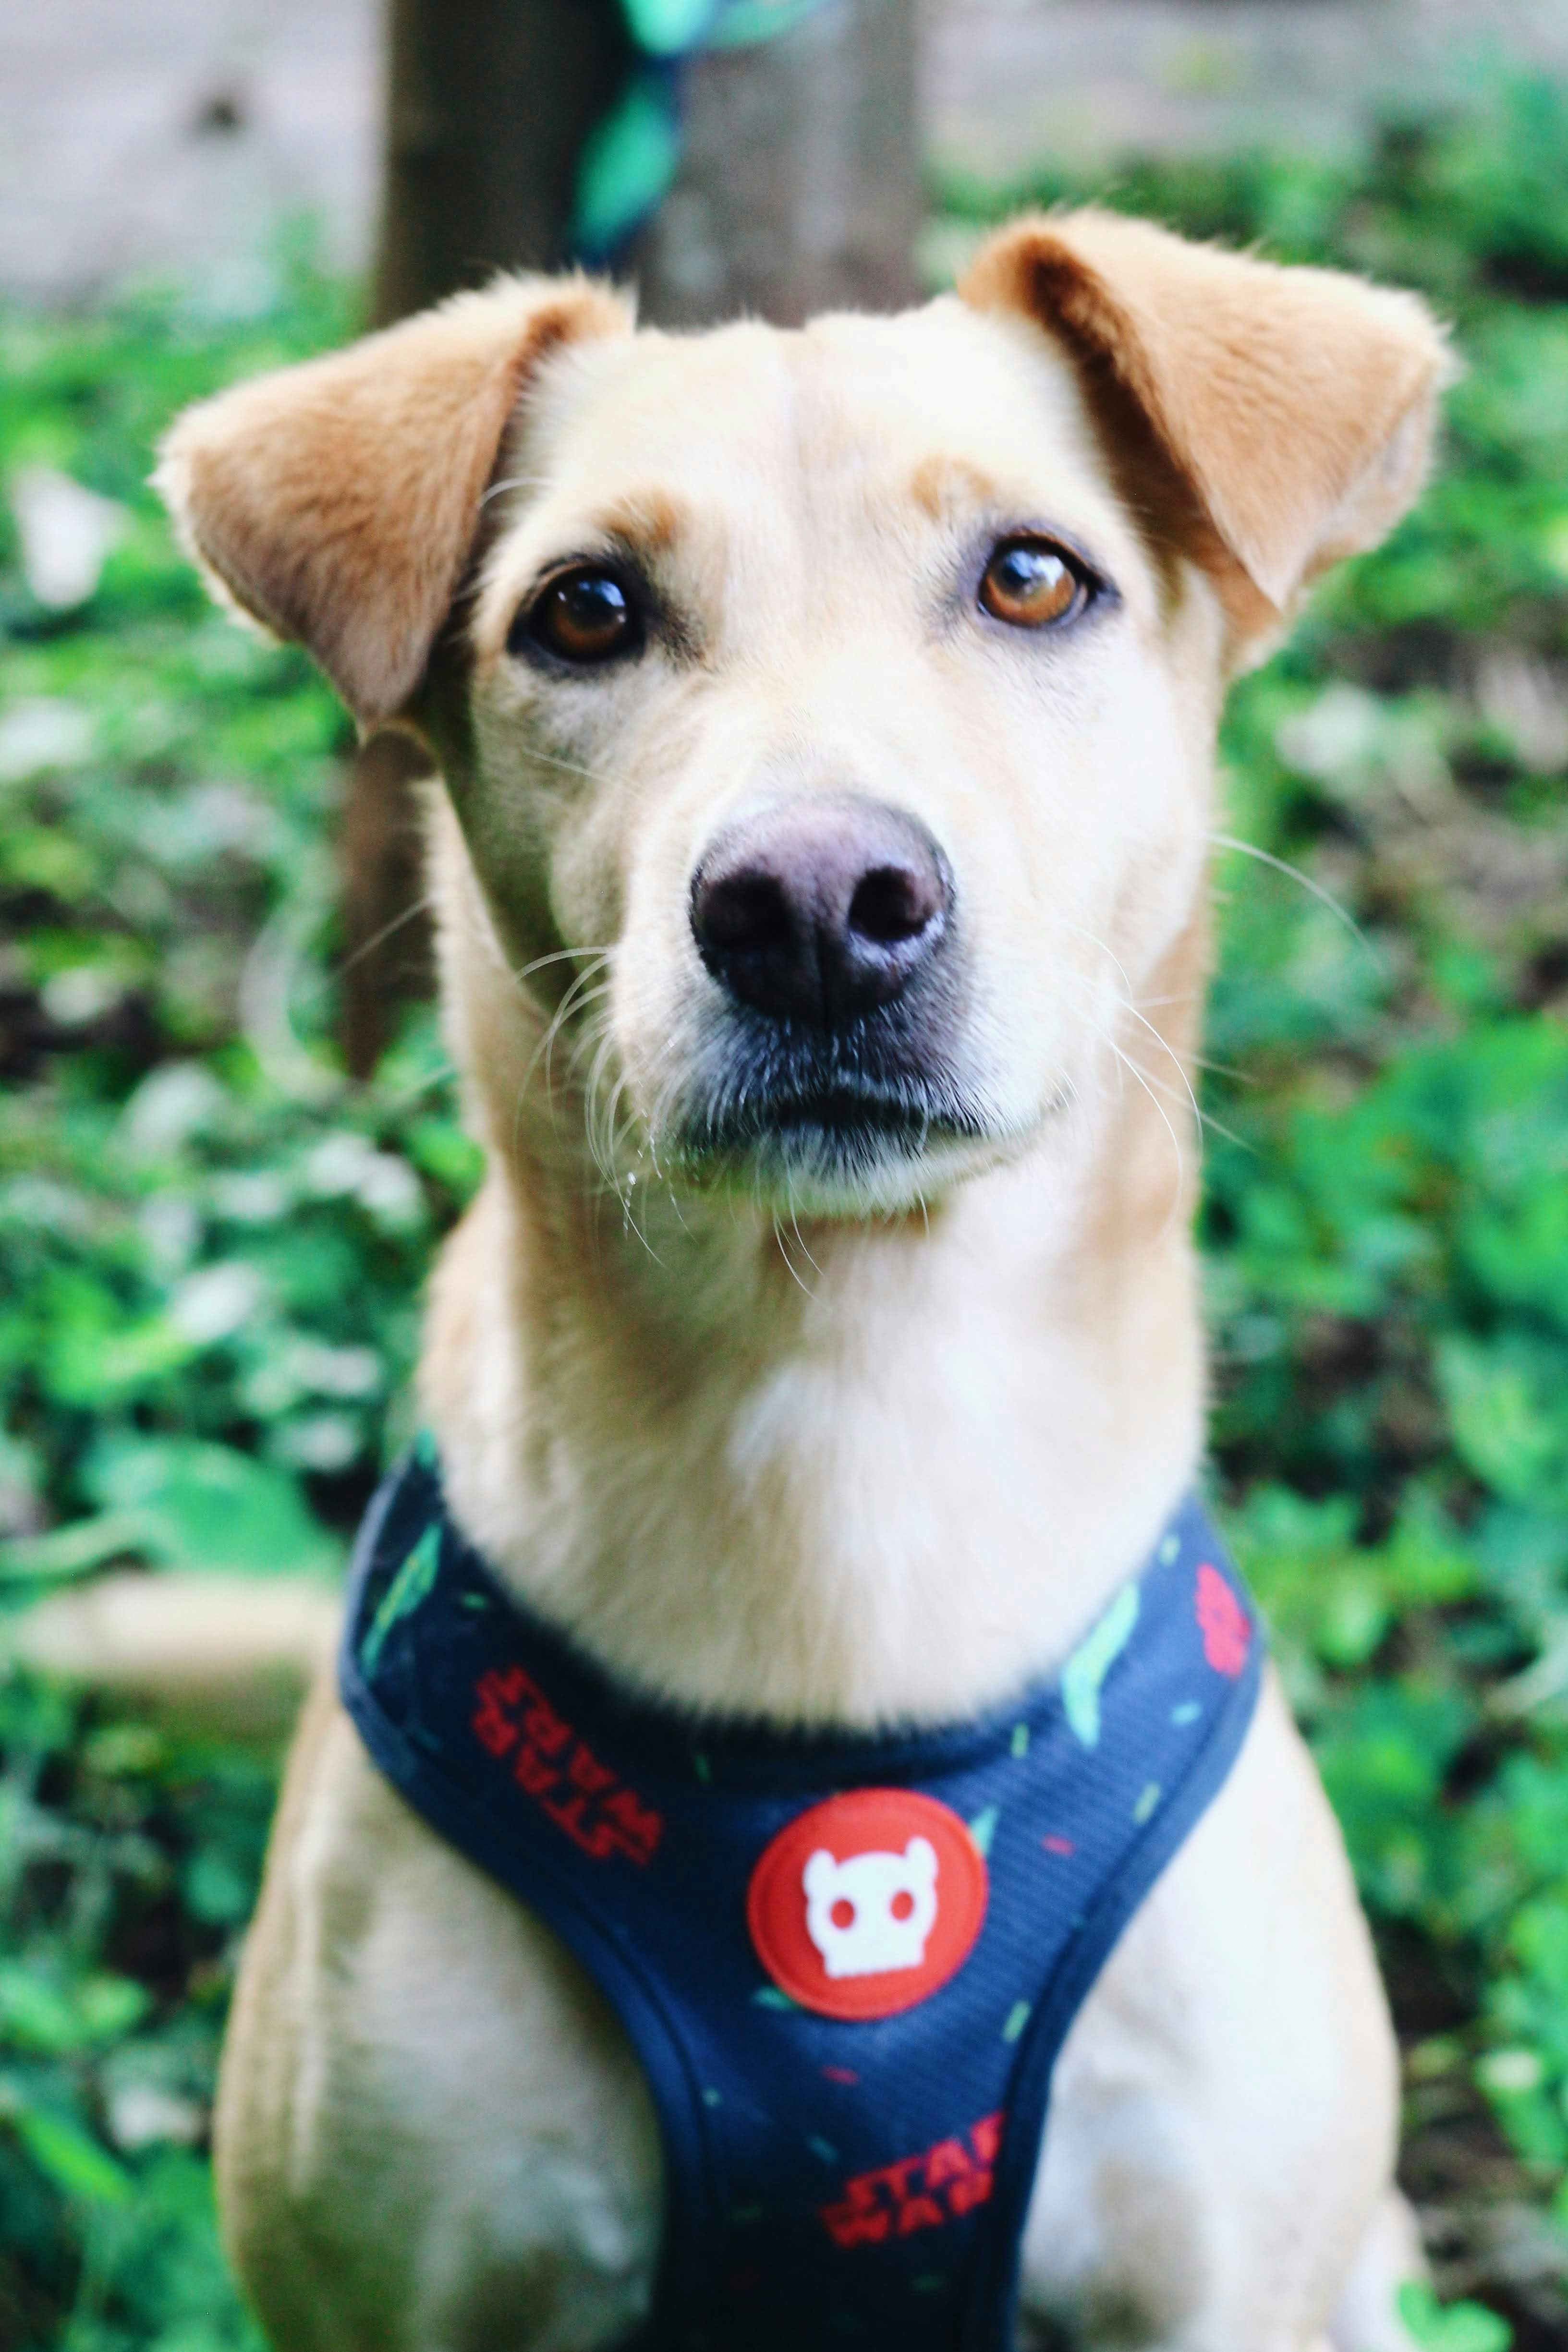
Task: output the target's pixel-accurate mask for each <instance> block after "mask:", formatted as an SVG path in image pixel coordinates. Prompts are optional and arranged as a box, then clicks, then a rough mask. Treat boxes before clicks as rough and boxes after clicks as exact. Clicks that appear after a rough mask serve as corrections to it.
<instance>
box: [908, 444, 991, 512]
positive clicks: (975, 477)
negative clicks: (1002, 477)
mask: <svg viewBox="0 0 1568 2352" xmlns="http://www.w3.org/2000/svg"><path fill="white" fill-rule="evenodd" d="M910 497H911V498H912V499H913V500H914V502H915V504H916V506H918V507H919V508H920V509H921V511H922V513H925V514H928V515H930V517H931V520H932V522H941V521H942V519H943V517H944V516H946V515H948V514H950V513H951V512H952V509H953V508H954V507H977V506H978V507H990V508H996V507H1001V506H1004V505H1005V503H1006V500H1005V495H1004V492H1003V488H1002V485H1001V484H1000V483H999V482H996V481H994V480H993V479H992V478H991V476H990V475H989V474H987V473H986V472H984V469H983V468H982V467H979V466H976V465H974V464H973V463H972V462H971V460H970V459H969V458H967V457H953V456H952V454H951V453H950V452H948V451H945V450H944V451H941V452H939V453H937V454H936V455H934V456H932V457H922V458H921V462H920V464H919V465H918V466H917V467H915V469H914V472H913V473H912V474H911V475H910Z"/></svg>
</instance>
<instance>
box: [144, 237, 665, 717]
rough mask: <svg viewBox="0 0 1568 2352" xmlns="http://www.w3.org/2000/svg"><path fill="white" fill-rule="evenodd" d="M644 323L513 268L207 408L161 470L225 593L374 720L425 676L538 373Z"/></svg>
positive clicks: (569, 286) (582, 288)
mask: <svg viewBox="0 0 1568 2352" xmlns="http://www.w3.org/2000/svg"><path fill="white" fill-rule="evenodd" d="M630 327H631V317H630V313H629V311H628V310H627V309H626V305H625V304H624V303H623V302H622V301H620V300H619V299H618V298H617V297H616V296H615V295H614V294H612V293H611V292H610V291H609V289H607V288H605V287H602V286H596V285H595V284H593V283H592V282H590V281H589V280H588V279H586V278H501V279H500V280H499V281H498V282H497V283H496V284H495V285H493V286H491V287H489V289H487V290H486V291H485V292H483V293H479V294H459V295H458V296H456V297H455V298H454V299H452V300H451V301H449V302H446V303H443V304H442V306H441V307H440V309H439V310H426V311H425V312H423V313H422V314H421V316H419V317H418V318H416V319H409V320H405V322H404V323H403V324H402V325H401V326H396V327H389V328H388V329H387V330H386V331H384V333H382V334H379V335H367V336H366V337H365V338H364V340H363V341H361V342H357V343H353V344H351V345H350V347H349V349H348V350H347V351H342V352H331V354H330V355H329V356H328V357H327V358H325V359H320V360H309V361H307V362H305V363H304V364H303V365H302V366H300V367H291V368H283V369H281V370H280V371H279V373H276V374H274V375H266V376H261V377H259V378H258V380H257V382H255V383H242V384H240V385H238V386H237V388H236V389H235V390H234V391H232V392H225V393H220V394H218V395H217V397H216V399H214V400H206V401H203V402H202V403H201V404H200V405H199V406H198V407H195V408H193V409H190V410H188V411H187V412H186V414H185V415H184V416H182V417H181V418H180V419H179V420H178V422H177V423H176V424H175V425H174V430H173V431H172V432H171V433H170V435H169V436H168V438H167V440H166V441H165V442H164V444H163V451H162V456H161V461H160V464H159V467H158V471H157V473H156V475H155V476H154V477H153V478H154V480H155V482H156V484H157V486H158V488H159V489H160V490H161V491H162V492H163V497H164V499H166V501H167V502H168V505H169V506H170V508H171V509H173V512H174V518H175V520H176V521H177V523H178V524H179V526H180V528H181V531H182V533H183V535H184V540H185V542H186V544H187V546H188V547H189V549H190V551H191V552H192V554H193V555H195V558H196V560H197V562H199V563H200V564H201V566H202V568H203V569H204V570H205V572H207V574H208V575H209V577H210V578H211V579H212V580H213V582H214V583H215V585H216V587H217V588H218V589H219V590H220V591H221V592H223V593H226V595H227V596H229V597H231V598H232V599H233V601H234V602H235V603H236V604H238V605H239V606H240V607H241V609H242V610H243V611H245V612H246V613H248V614H250V615H251V617H252V618H253V619H255V620H258V621H259V622H261V624H262V625H263V626H264V627H266V628H268V629H269V630H271V632H272V633H273V635H276V636H280V637H290V638H293V639H295V640H296V641H297V642H298V643H300V645H303V646H306V647H307V648H308V649H309V650H310V652H311V653H312V654H313V655H314V656H315V657H316V659H317V660H318V661H319V662H320V663H321V667H322V668H323V669H324V670H325V671H326V673H327V675H328V677H330V678H331V681H332V683H333V685H334V686H335V687H336V688H337V689H338V691H339V693H340V694H341V695H342V698H343V700H344V701H345V702H346V703H347V704H348V706H349V709H351V710H352V711H353V713H354V715H355V717H356V718H358V719H363V721H365V722H366V723H367V724H369V725H374V724H376V723H377V722H379V721H382V720H384V719H393V718H395V717H396V716H397V715H398V714H399V713H400V712H401V711H403V710H404V709H405V708H406V706H407V704H408V702H409V700H410V698H411V697H412V696H413V694H414V693H415V690H416V688H417V687H418V685H419V682H420V680H421V678H422V677H423V676H424V673H425V669H426V663H427V662H428V660H429V657H430V652H431V647H432V646H433V645H434V643H435V640H436V637H437V633H438V631H439V630H440V628H441V625H442V624H443V622H444V621H445V620H446V617H447V614H448V612H449V611H450V610H451V607H452V602H453V599H454V597H455V596H456V594H457V592H458V585H459V583H460V582H461V580H462V578H463V575H464V572H465V571H466V569H467V567H468V562H469V558H470V554H471V551H472V550H473V547H474V542H475V537H476V533H477V531H478V529H479V518H480V511H481V501H482V499H483V498H484V494H485V488H486V485H487V484H488V483H489V479H490V478H491V475H492V473H493V472H494V470H495V466H496V460H497V457H498V455H499V454H500V449H501V446H502V443H503V441H504V438H505V436H506V431H507V427H508V425H509V424H510V420H511V418H512V416H513V415H514V413H515V412H516V409H517V406H518V404H519V402H520V400H521V398H522V397H523V395H524V393H525V391H526V388H527V385H528V382H529V379H530V377H531V375H532V373H534V371H535V370H536V369H537V368H539V367H540V366H541V364H542V362H544V361H545V360H546V359H548V358H549V356H550V355H551V354H552V352H556V351H558V350H560V349H561V348H562V346H563V345H565V344H567V343H572V342H577V341H583V340H584V339H585V338H593V337H596V336H603V335H624V334H626V333H627V332H628V331H630Z"/></svg>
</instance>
